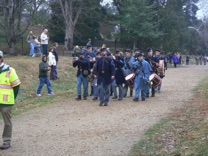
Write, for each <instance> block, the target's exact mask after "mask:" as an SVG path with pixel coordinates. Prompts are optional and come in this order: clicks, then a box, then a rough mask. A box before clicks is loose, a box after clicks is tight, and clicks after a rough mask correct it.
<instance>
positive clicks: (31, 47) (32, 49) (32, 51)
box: [30, 42, 34, 56]
mask: <svg viewBox="0 0 208 156" xmlns="http://www.w3.org/2000/svg"><path fill="white" fill-rule="evenodd" d="M33 55H34V43H32V42H30V56H33Z"/></svg>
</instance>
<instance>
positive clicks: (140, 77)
mask: <svg viewBox="0 0 208 156" xmlns="http://www.w3.org/2000/svg"><path fill="white" fill-rule="evenodd" d="M132 67H133V69H134V70H135V75H136V77H135V81H134V89H135V96H134V99H133V101H139V95H140V92H141V98H142V101H145V96H146V90H147V88H148V85H149V83H148V81H149V76H150V73H151V72H152V68H151V66H150V65H149V63H148V62H147V61H145V60H144V54H143V53H139V54H138V59H137V61H135V62H134V63H133V66H132Z"/></svg>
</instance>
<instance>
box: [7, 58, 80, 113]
mask: <svg viewBox="0 0 208 156" xmlns="http://www.w3.org/2000/svg"><path fill="white" fill-rule="evenodd" d="M40 61H41V58H40V57H38V58H31V57H27V56H21V57H9V58H5V59H4V62H5V63H7V64H9V65H10V66H11V67H14V68H15V69H16V72H17V74H18V76H19V78H20V81H21V85H20V91H19V94H18V96H17V99H16V104H15V106H14V107H13V110H12V112H13V114H14V115H18V114H21V113H23V112H26V111H28V110H31V109H34V108H38V107H41V106H44V105H48V104H53V103H57V102H60V101H63V99H64V100H65V99H66V98H71V97H75V96H76V68H73V67H72V63H71V62H72V60H71V58H70V57H68V56H66V57H62V56H60V60H59V65H58V73H59V77H60V79H58V80H56V81H51V84H52V90H53V91H54V93H55V95H54V96H48V95H47V88H46V86H44V87H43V89H42V91H41V94H42V96H41V97H36V95H35V94H36V90H37V87H38V84H39V79H38V72H39V63H40ZM48 74H49V73H48Z"/></svg>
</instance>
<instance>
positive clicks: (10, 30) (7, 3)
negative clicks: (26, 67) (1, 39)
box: [0, 0, 44, 55]
mask: <svg viewBox="0 0 208 156" xmlns="http://www.w3.org/2000/svg"><path fill="white" fill-rule="evenodd" d="M43 2H44V0H1V1H0V10H1V14H0V20H1V21H2V22H0V30H1V31H2V32H3V33H4V35H5V37H6V40H7V44H8V46H9V49H10V54H11V55H15V54H16V51H15V45H16V43H17V41H18V40H19V39H20V38H21V37H22V35H23V34H24V33H25V32H26V31H27V29H28V27H29V26H30V25H31V22H32V19H33V17H34V14H35V12H36V11H37V9H38V8H39V7H40V5H41V4H42V3H43Z"/></svg>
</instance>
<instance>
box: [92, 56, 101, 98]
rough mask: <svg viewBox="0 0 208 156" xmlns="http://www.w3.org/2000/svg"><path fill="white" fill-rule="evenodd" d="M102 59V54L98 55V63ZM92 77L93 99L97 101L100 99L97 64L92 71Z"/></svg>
mask: <svg viewBox="0 0 208 156" xmlns="http://www.w3.org/2000/svg"><path fill="white" fill-rule="evenodd" d="M100 58H101V55H100V52H97V53H96V62H97V61H98V60H99V59H100ZM92 76H93V96H94V97H93V99H92V100H94V101H95V100H97V99H98V93H99V90H98V84H97V73H96V63H95V64H94V65H93V70H92Z"/></svg>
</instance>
